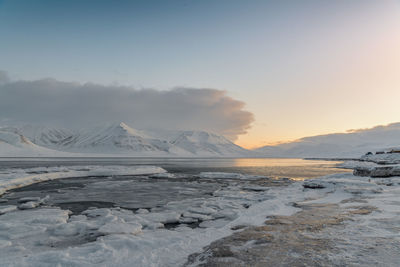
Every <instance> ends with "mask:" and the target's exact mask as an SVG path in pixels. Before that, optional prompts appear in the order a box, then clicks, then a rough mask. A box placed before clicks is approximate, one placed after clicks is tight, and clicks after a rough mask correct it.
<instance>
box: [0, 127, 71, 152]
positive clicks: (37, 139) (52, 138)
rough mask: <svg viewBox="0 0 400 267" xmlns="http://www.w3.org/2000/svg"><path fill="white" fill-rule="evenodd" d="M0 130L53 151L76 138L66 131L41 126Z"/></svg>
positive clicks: (3, 128)
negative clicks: (22, 137) (23, 137)
mask: <svg viewBox="0 0 400 267" xmlns="http://www.w3.org/2000/svg"><path fill="white" fill-rule="evenodd" d="M0 130H3V131H9V132H13V133H16V134H20V135H23V136H25V137H26V138H28V139H29V140H30V141H32V143H34V144H36V145H39V146H44V147H50V148H55V149H57V148H59V147H60V146H64V145H67V144H68V143H69V142H71V140H73V139H74V138H76V134H75V133H74V132H73V131H70V130H68V129H62V128H51V127H47V126H42V125H21V126H13V127H2V128H0Z"/></svg>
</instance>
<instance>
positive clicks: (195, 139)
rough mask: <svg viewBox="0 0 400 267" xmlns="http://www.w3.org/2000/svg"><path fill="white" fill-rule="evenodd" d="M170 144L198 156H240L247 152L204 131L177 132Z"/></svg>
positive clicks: (226, 140)
mask: <svg viewBox="0 0 400 267" xmlns="http://www.w3.org/2000/svg"><path fill="white" fill-rule="evenodd" d="M170 142H171V144H173V145H175V146H177V147H179V148H182V149H184V150H186V151H189V152H190V153H193V154H194V155H198V156H215V155H219V156H240V155H242V156H243V155H246V154H249V151H248V150H246V149H244V148H242V147H240V146H238V145H235V144H234V143H232V142H231V141H229V140H228V139H226V138H225V137H223V136H221V135H216V134H213V133H209V132H205V131H178V132H176V134H175V136H174V137H173V138H172V139H170Z"/></svg>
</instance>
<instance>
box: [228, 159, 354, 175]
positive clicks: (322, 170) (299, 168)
mask: <svg viewBox="0 0 400 267" xmlns="http://www.w3.org/2000/svg"><path fill="white" fill-rule="evenodd" d="M232 163H233V166H234V167H236V168H237V169H240V170H243V171H245V173H249V174H256V175H265V176H268V177H271V178H276V179H279V178H284V177H288V178H291V179H293V180H296V181H303V180H305V179H310V178H316V177H321V176H325V175H329V174H334V173H341V172H350V170H344V169H339V168H336V165H337V164H338V163H340V161H326V160H304V159H285V158H238V159H233V162H232Z"/></svg>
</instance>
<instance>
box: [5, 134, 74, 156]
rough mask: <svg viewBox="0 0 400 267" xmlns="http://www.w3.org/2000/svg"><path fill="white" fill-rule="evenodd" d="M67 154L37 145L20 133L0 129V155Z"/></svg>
mask: <svg viewBox="0 0 400 267" xmlns="http://www.w3.org/2000/svg"><path fill="white" fill-rule="evenodd" d="M67 154H68V153H63V152H59V151H54V150H51V149H48V148H45V147H41V146H38V145H36V144H34V143H32V142H31V141H30V140H29V139H28V138H26V137H25V136H23V135H21V134H18V133H14V132H11V131H2V130H0V157H37V156H67Z"/></svg>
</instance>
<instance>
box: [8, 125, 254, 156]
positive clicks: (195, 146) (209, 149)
mask: <svg viewBox="0 0 400 267" xmlns="http://www.w3.org/2000/svg"><path fill="white" fill-rule="evenodd" d="M251 154H252V152H251V151H249V150H246V149H244V148H242V147H240V146H238V145H236V144H234V143H232V142H231V141H230V140H228V139H227V138H225V137H223V136H221V135H217V134H214V133H210V132H206V131H167V130H162V131H161V130H152V131H141V130H136V129H134V128H131V127H130V126H128V125H127V124H125V123H123V122H121V123H114V124H108V125H104V126H98V127H93V128H89V129H81V130H78V131H73V130H69V129H61V128H50V127H43V126H37V125H35V126H34V125H23V126H13V127H0V156H3V157H6V156H45V155H49V156H85V155H86V156H105V155H110V156H116V155H117V156H149V157H155V156H160V157H164V156H175V157H239V156H246V155H251Z"/></svg>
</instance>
